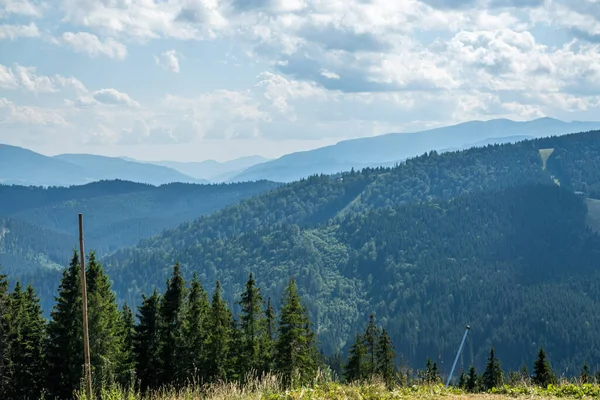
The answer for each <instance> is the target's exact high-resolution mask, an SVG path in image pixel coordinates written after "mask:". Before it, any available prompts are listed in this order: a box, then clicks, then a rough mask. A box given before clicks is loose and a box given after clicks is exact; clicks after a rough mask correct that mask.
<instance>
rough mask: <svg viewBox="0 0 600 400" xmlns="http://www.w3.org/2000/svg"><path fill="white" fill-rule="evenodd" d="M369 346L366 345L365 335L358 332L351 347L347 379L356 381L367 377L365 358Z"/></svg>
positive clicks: (347, 365)
mask: <svg viewBox="0 0 600 400" xmlns="http://www.w3.org/2000/svg"><path fill="white" fill-rule="evenodd" d="M366 356H367V348H366V347H365V344H364V340H363V337H362V336H361V335H360V334H358V333H357V334H356V339H355V340H354V344H353V345H352V346H351V347H350V352H349V355H348V364H346V368H345V369H346V381H348V382H355V381H360V380H362V379H364V378H365V376H366V371H365V358H366Z"/></svg>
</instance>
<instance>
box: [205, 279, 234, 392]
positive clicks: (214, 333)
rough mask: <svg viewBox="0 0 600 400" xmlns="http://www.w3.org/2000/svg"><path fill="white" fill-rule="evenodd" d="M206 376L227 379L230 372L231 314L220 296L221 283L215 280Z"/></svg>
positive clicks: (232, 324)
mask: <svg viewBox="0 0 600 400" xmlns="http://www.w3.org/2000/svg"><path fill="white" fill-rule="evenodd" d="M209 326H210V332H209V337H208V346H207V347H208V359H207V377H208V379H209V380H211V381H215V380H227V379H229V378H230V375H231V373H232V370H231V369H232V368H231V367H232V360H231V358H230V356H231V350H232V349H231V347H232V341H233V332H232V328H233V326H234V322H233V316H232V314H231V311H230V310H229V308H228V307H227V304H226V303H225V301H224V300H223V299H222V298H221V284H220V283H219V281H217V284H216V287H215V292H214V294H213V297H212V302H211V305H210V312H209Z"/></svg>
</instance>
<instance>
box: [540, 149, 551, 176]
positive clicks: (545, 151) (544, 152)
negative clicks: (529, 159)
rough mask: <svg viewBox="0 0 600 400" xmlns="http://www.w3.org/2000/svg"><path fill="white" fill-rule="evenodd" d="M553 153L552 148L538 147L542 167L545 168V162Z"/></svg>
mask: <svg viewBox="0 0 600 400" xmlns="http://www.w3.org/2000/svg"><path fill="white" fill-rule="evenodd" d="M552 153H554V149H540V157H542V169H543V170H544V171H545V170H546V164H547V162H548V159H549V158H550V156H551V155H552Z"/></svg>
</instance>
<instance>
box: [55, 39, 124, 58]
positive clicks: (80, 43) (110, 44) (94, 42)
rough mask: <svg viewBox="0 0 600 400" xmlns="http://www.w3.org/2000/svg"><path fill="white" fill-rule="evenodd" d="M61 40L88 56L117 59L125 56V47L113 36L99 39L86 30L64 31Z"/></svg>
mask: <svg viewBox="0 0 600 400" xmlns="http://www.w3.org/2000/svg"><path fill="white" fill-rule="evenodd" d="M61 41H62V42H63V43H64V44H66V45H67V46H68V47H70V48H71V49H73V50H74V51H76V52H78V53H86V54H88V55H89V56H90V57H97V56H99V55H104V56H107V57H110V58H116V59H119V60H122V59H124V58H125V57H126V56H127V47H126V46H125V45H124V44H123V43H120V42H118V41H116V40H114V39H113V38H107V39H105V40H100V39H99V38H98V36H96V35H94V34H92V33H88V32H77V33H73V32H65V33H63V34H62V37H61Z"/></svg>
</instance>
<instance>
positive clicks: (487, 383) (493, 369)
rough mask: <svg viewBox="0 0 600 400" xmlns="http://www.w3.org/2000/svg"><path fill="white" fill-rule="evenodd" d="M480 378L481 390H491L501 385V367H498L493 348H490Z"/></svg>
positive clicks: (498, 363) (498, 362) (502, 380)
mask: <svg viewBox="0 0 600 400" xmlns="http://www.w3.org/2000/svg"><path fill="white" fill-rule="evenodd" d="M481 378H482V379H481V384H482V386H483V390H491V389H492V388H495V387H496V388H497V387H500V386H502V385H503V382H504V377H503V373H502V368H501V367H500V361H498V359H497V358H496V356H495V354H494V348H491V349H490V357H489V358H488V363H487V366H486V367H485V371H484V372H483V375H482V377H481Z"/></svg>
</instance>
